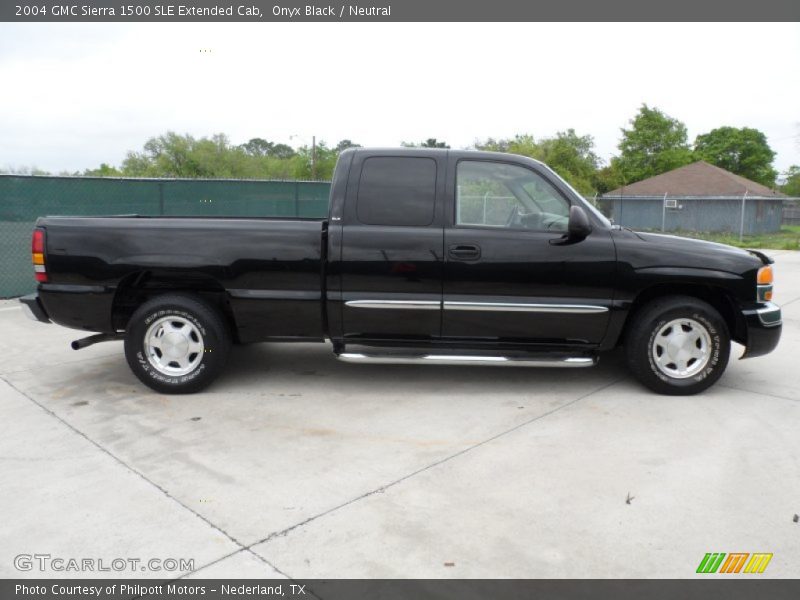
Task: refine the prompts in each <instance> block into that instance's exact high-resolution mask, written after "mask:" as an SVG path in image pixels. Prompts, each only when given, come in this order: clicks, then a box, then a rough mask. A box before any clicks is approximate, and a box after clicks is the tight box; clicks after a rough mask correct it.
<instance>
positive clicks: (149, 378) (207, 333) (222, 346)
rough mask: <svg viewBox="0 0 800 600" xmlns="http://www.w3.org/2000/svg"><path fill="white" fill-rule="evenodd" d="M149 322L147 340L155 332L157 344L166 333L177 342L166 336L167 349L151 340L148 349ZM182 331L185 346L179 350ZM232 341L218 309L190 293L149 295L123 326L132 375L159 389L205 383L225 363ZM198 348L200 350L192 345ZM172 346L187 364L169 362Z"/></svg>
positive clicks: (179, 390)
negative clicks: (162, 348) (159, 335)
mask: <svg viewBox="0 0 800 600" xmlns="http://www.w3.org/2000/svg"><path fill="white" fill-rule="evenodd" d="M170 317H174V319H172V320H171V319H170ZM151 326H152V327H153V328H154V329H153V330H152V331H151V334H150V338H149V339H150V340H151V341H152V340H154V339H156V338H157V339H159V340H160V341H159V342H157V343H159V344H161V343H162V341H166V340H167V338H166V335H168V334H169V335H173V336H174V338H173V339H176V340H177V343H174V344H173V343H171V342H170V347H169V348H167V350H166V353H164V352H162V350H161V348H155V347H154V346H152V345H151V346H150V352H148V344H147V343H146V341H145V337H146V336H147V335H148V331H150V330H151ZM167 328H169V332H168V334H165V333H164V331H165V330H166V329H167ZM159 331H160V332H161V337H160V338H158V332H159ZM181 335H183V336H184V338H185V339H184V341H185V342H186V345H185V348H186V350H182V349H183V348H184V346H183V345H182V344H183V341H181V339H180V336H181ZM152 343H153V344H156V342H155V341H152ZM230 347H231V335H230V332H229V331H228V327H227V326H226V324H225V321H224V320H223V318H222V316H221V315H220V314H219V312H218V311H217V310H215V309H214V308H213V307H212V306H210V305H209V304H207V303H206V302H204V301H203V300H202V299H200V298H197V297H195V296H189V295H180V294H165V295H163V296H157V297H155V298H152V299H150V300H148V301H147V302H145V303H144V304H142V305H141V306H140V307H139V308H138V309H136V312H134V313H133V316H131V319H130V321H129V322H128V327H127V330H126V332H125V358H126V359H127V360H128V365H129V366H130V368H131V370H132V371H133V373H134V375H136V377H138V378H139V380H140V381H141V382H142V383H144V384H145V385H147V386H148V387H150V388H152V389H154V390H155V391H157V392H161V393H163V394H190V393H193V392H197V391H200V390H202V389H203V388H205V387H207V386H208V385H209V384H210V383H211V382H212V381H214V379H216V378H217V376H218V375H219V374H220V372H221V371H222V369H223V367H224V366H225V362H226V361H227V359H228V352H229V351H230ZM165 348H166V346H165ZM176 348H177V350H174V349H176ZM199 348H202V351H198V352H192V351H191V350H192V349H199ZM171 351H174V352H175V353H178V354H180V356H178V359H179V360H181V361H182V362H183V363H185V364H184V365H181V364H178V362H172V363H169V360H170V357H171V355H170V354H169V352H171ZM183 371H186V372H183Z"/></svg>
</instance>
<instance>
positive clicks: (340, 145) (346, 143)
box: [334, 140, 361, 154]
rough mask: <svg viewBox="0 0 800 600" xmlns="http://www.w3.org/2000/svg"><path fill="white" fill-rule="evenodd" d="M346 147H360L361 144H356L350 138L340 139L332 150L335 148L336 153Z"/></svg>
mask: <svg viewBox="0 0 800 600" xmlns="http://www.w3.org/2000/svg"><path fill="white" fill-rule="evenodd" d="M348 148H361V144H356V143H355V142H351V141H350V140H342V141H341V142H339V143H338V144H336V148H334V150H336V153H337V154H340V153H342V152H344V151H345V150H347V149H348Z"/></svg>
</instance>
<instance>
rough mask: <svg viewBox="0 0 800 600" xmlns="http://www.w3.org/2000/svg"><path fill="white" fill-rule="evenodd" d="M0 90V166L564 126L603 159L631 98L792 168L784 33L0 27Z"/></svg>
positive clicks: (764, 29)
mask: <svg viewBox="0 0 800 600" xmlns="http://www.w3.org/2000/svg"><path fill="white" fill-rule="evenodd" d="M201 50H207V52H201ZM0 87H1V91H0V167H8V166H13V167H23V166H27V167H32V166H36V167H39V168H42V169H45V170H48V171H54V172H60V171H64V170H66V171H75V170H83V169H85V168H90V167H96V166H98V165H99V164H100V163H101V162H108V163H111V164H114V165H119V164H120V162H121V161H122V160H123V158H124V157H125V154H126V152H127V151H128V150H138V149H141V147H142V145H143V144H144V142H145V141H146V140H147V139H148V138H149V137H152V136H155V135H158V134H160V133H163V132H165V131H168V130H173V131H177V132H180V133H191V134H192V135H195V136H206V135H211V134H213V133H217V132H222V133H225V134H227V135H228V136H229V137H230V139H231V141H232V142H234V143H242V142H245V141H247V140H248V139H249V138H252V137H263V138H267V139H269V140H274V141H279V142H284V143H289V144H291V145H294V146H297V145H301V144H304V143H310V141H311V136H312V135H316V136H317V139H318V140H319V139H323V140H325V141H327V142H329V143H331V144H335V143H336V142H337V141H339V140H340V139H343V138H348V139H351V140H353V141H355V142H357V143H360V144H362V145H380V146H395V145H398V144H399V143H400V142H401V141H404V140H405V141H419V140H423V139H425V138H428V137H436V138H438V139H440V140H446V141H447V142H448V143H449V144H450V145H451V146H453V147H466V146H469V145H471V144H473V143H474V141H475V140H476V139H482V138H486V137H488V136H493V137H507V136H513V135H514V134H517V133H531V134H533V135H534V136H536V137H545V136H551V135H553V134H554V133H555V132H557V131H559V130H563V129H566V128H569V127H572V128H574V129H575V130H576V131H577V132H578V133H579V134H591V135H592V136H594V138H595V142H596V145H597V152H598V154H599V155H600V156H601V157H602V158H603V159H606V160H607V159H608V158H609V157H610V156H611V155H612V154H614V153H615V151H616V145H617V143H618V140H619V129H620V127H623V126H626V125H627V121H628V120H629V119H630V118H631V117H632V116H633V115H634V114H635V112H636V110H637V108H638V107H639V106H640V105H641V104H642V103H643V102H644V103H647V104H649V105H651V106H657V107H659V108H660V109H662V110H663V111H665V112H666V113H667V114H669V115H671V116H673V117H676V118H678V119H680V120H681V121H683V122H684V123H685V124H686V125H687V127H688V130H689V138H690V141H691V140H694V137H695V136H696V135H697V134H699V133H704V132H706V131H709V130H710V129H713V128H715V127H719V126H722V125H732V126H735V127H742V126H748V127H755V128H757V129H760V130H761V131H763V132H764V133H766V135H767V137H768V139H769V142H770V145H771V146H772V148H773V149H774V150H775V151H776V152H777V158H776V161H775V166H776V167H777V168H778V169H779V170H781V171H782V170H785V169H786V168H787V167H788V166H789V165H791V164H800V140H798V137H799V136H800V24H720V25H716V24H692V25H684V24H619V25H613V24H602V23H598V24H537V23H518V24H484V23H473V24H427V23H426V24H403V23H397V24H393V23H389V24H374V23H369V24H364V23H334V24H319V23H264V24H261V23H258V24H220V23H215V24H164V23H160V24H110V23H104V24H8V23H3V24H0ZM292 136H293V137H292Z"/></svg>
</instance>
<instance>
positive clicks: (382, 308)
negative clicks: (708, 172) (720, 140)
mask: <svg viewBox="0 0 800 600" xmlns="http://www.w3.org/2000/svg"><path fill="white" fill-rule="evenodd" d="M33 262H34V269H35V275H36V278H37V280H38V281H39V285H38V291H37V293H36V294H33V295H31V296H27V297H25V298H23V299H22V302H23V304H24V305H25V306H26V307H27V308H28V309H29V311H28V312H29V313H30V315H31V316H33V317H34V318H36V319H38V320H39V321H44V322H48V321H52V322H55V323H58V324H60V325H64V326H66V327H73V328H75V329H82V330H86V331H90V332H98V333H97V334H95V335H92V336H90V337H87V338H84V339H80V340H76V341H75V342H73V348H75V349H79V348H82V347H85V346H88V345H90V344H92V343H95V342H98V341H104V340H110V339H124V340H125V355H126V357H127V361H128V364H129V365H130V367H131V369H132V370H133V372H134V373H135V374H136V376H137V377H138V378H139V379H140V380H141V381H142V382H144V383H145V384H147V385H148V386H150V387H151V388H153V389H155V390H157V391H160V392H167V393H169V392H173V393H178V392H194V391H197V390H200V389H202V388H203V387H205V386H207V385H208V384H209V383H211V382H212V381H213V379H214V378H215V377H216V376H217V375H218V374H219V373H220V370H221V369H222V368H223V366H224V364H225V361H226V358H227V356H228V352H229V349H230V346H231V344H232V343H250V342H260V341H284V342H323V341H325V340H326V339H329V340H330V341H331V343H332V345H333V351H334V353H335V354H336V356H337V357H338V358H340V359H342V360H345V361H350V362H365V363H369V362H373V363H374V362H388V363H429V364H461V365H504V366H541V367H586V366H591V365H593V364H595V363H596V362H597V358H598V355H599V354H600V353H601V352H604V351H608V350H611V349H613V348H615V347H617V346H624V349H625V355H626V357H627V362H628V364H629V366H630V369H631V371H632V372H633V374H634V375H635V376H636V377H637V378H638V379H639V380H640V381H641V382H642V383H644V384H645V385H646V386H648V387H649V388H651V389H653V390H655V391H657V392H660V393H664V394H693V393H696V392H699V391H701V390H703V389H705V388H707V387H708V386H710V385H711V384H713V383H714V382H715V381H716V380H717V379H719V377H720V376H721V375H722V373H723V371H724V370H725V367H726V365H727V362H728V357H729V355H730V347H731V344H730V342H731V340H735V341H737V342H739V343H740V344H743V345H744V346H745V347H746V351H745V353H744V356H747V357H751V356H759V355H762V354H766V353H768V352H770V351H771V350H772V349H773V348H775V346H776V345H777V343H778V340H779V338H780V333H781V312H780V308H779V307H778V306H776V305H774V304H772V303H771V302H770V300H771V298H772V267H771V266H770V262H771V261H770V259H769V258H767V257H766V256H764V255H763V254H761V253H759V252H755V251H745V250H740V249H736V248H732V247H729V246H724V245H720V244H713V243H709V242H702V241H697V240H689V239H684V238H679V237H672V236H667V235H657V234H652V233H637V232H634V231H630V230H627V229H623V228H620V227H616V226H613V225H612V224H611V223H610V222H609V221H608V220H607V219H606V218H605V217H604V216H603V215H602V214H601V213H599V212H598V211H597V210H596V209H595V208H594V207H593V206H592V205H591V204H590V203H588V202H586V201H585V200H584V199H583V198H582V197H581V196H580V195H579V194H578V193H577V192H575V190H574V189H572V188H571V187H570V186H569V185H568V184H567V183H566V182H564V181H563V180H562V179H561V178H560V177H559V176H558V175H556V174H555V173H554V172H553V171H552V170H550V169H549V168H548V167H546V166H545V165H543V164H542V163H540V162H537V161H534V160H531V159H529V158H524V157H520V156H514V155H509V154H495V153H487V152H474V151H454V150H434V149H401V150H397V149H389V150H386V149H355V150H348V151H346V152H344V153H342V155H341V157H340V158H339V162H338V164H337V166H336V170H335V173H334V177H333V182H332V186H331V195H330V207H329V215H328V218H327V219H292V218H289V219H283V218H263V219H258V218H247V219H242V218H213V219H211V218H173V217H152V218H151V217H136V216H134V217H130V216H123V217H92V218H86V217H47V218H41V219H39V220H38V221H37V223H36V228H35V230H34V233H33Z"/></svg>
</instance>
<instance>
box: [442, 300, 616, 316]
mask: <svg viewBox="0 0 800 600" xmlns="http://www.w3.org/2000/svg"><path fill="white" fill-rule="evenodd" d="M444 309H445V310H478V311H501V312H535V313H569V314H587V315H588V314H597V313H604V312H608V307H605V306H595V305H591V304H527V303H521V302H454V301H450V300H446V301H445V302H444Z"/></svg>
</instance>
